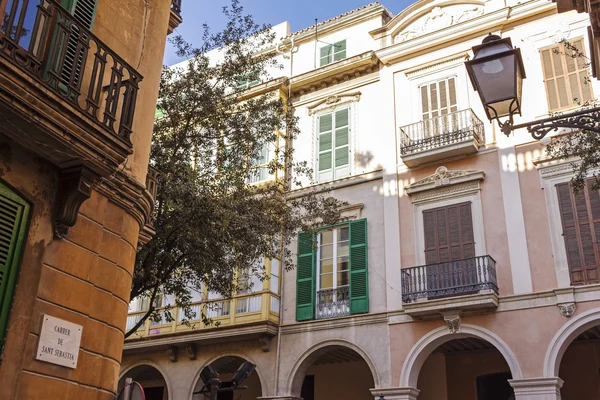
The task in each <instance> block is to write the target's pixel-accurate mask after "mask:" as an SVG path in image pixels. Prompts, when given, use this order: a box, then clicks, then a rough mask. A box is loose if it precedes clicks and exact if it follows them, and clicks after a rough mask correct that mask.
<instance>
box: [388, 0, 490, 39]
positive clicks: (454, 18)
mask: <svg viewBox="0 0 600 400" xmlns="http://www.w3.org/2000/svg"><path fill="white" fill-rule="evenodd" d="M484 12H485V7H484V6H483V5H477V4H456V5H450V6H446V7H440V6H436V7H433V8H432V9H431V10H430V11H429V12H427V13H425V14H423V15H421V16H420V17H418V18H416V19H415V20H413V21H412V22H410V23H409V24H407V25H406V26H404V27H403V28H401V30H400V32H399V33H398V34H397V35H396V36H395V37H394V43H402V42H406V41H407V40H410V39H413V38H416V37H418V36H422V35H425V34H427V33H430V32H435V31H438V30H440V29H444V28H447V27H449V26H452V25H456V24H460V23H461V22H464V21H468V20H470V19H473V18H476V17H479V16H480V15H483V13H484Z"/></svg>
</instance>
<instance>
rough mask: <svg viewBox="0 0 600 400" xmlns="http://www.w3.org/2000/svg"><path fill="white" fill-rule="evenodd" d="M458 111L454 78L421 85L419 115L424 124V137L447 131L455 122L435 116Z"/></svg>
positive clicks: (453, 127)
mask: <svg viewBox="0 0 600 400" xmlns="http://www.w3.org/2000/svg"><path fill="white" fill-rule="evenodd" d="M456 111H458V105H457V99H456V78H455V77H449V78H445V79H441V80H439V81H436V82H431V83H428V84H426V85H423V86H421V115H422V118H423V121H424V124H425V137H432V136H435V135H439V134H442V133H448V132H450V130H452V129H455V127H456V122H455V121H450V120H448V118H441V119H440V118H437V117H439V116H442V115H447V114H451V113H453V112H456Z"/></svg>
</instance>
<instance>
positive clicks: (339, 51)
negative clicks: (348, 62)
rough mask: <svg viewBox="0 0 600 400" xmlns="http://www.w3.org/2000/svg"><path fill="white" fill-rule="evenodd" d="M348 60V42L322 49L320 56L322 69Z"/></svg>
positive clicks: (337, 43)
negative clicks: (336, 62)
mask: <svg viewBox="0 0 600 400" xmlns="http://www.w3.org/2000/svg"><path fill="white" fill-rule="evenodd" d="M344 58H346V40H340V41H339V42H335V43H334V44H328V45H326V46H323V47H321V51H320V54H319V66H320V67H322V66H324V65H327V64H331V63H332V62H335V61H339V60H343V59H344Z"/></svg>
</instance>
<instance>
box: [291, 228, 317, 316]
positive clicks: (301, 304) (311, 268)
mask: <svg viewBox="0 0 600 400" xmlns="http://www.w3.org/2000/svg"><path fill="white" fill-rule="evenodd" d="M297 264H298V265H297V267H296V321H306V320H309V319H314V318H315V299H316V288H315V283H316V279H315V252H314V248H313V242H312V237H311V235H309V234H308V233H305V232H300V233H299V234H298V261H297Z"/></svg>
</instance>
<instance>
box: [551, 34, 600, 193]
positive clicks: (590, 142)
mask: <svg viewBox="0 0 600 400" xmlns="http://www.w3.org/2000/svg"><path fill="white" fill-rule="evenodd" d="M561 43H562V44H563V50H562V51H563V53H562V54H564V55H565V56H567V57H572V58H573V59H574V63H576V64H579V65H587V66H589V64H590V61H589V58H588V57H587V56H586V55H585V53H584V52H583V49H580V48H578V47H577V46H575V45H573V44H572V43H570V42H569V41H568V40H562V41H561ZM555 51H556V50H555ZM591 83H592V82H591V79H590V77H586V78H584V81H583V84H584V85H591ZM573 101H574V102H575V103H577V104H579V109H578V110H585V109H591V108H594V107H598V106H599V105H600V103H599V102H598V100H597V99H595V100H592V101H586V102H582V101H581V99H577V98H575V99H573ZM559 114H560V113H555V114H554V115H559ZM578 121H579V122H580V123H589V122H590V121H591V119H590V116H589V115H585V114H584V115H583V116H582V117H581V118H579V120H578ZM546 153H547V155H548V156H549V157H550V158H551V159H556V160H572V162H571V165H572V167H573V174H574V175H573V178H572V179H571V185H572V187H573V190H574V192H576V193H577V192H579V191H580V190H581V189H583V187H584V185H585V181H586V179H588V178H590V177H594V178H595V182H594V183H593V184H592V186H591V188H592V189H594V190H598V189H600V174H599V172H598V170H599V168H600V135H599V134H598V133H596V132H592V131H590V130H586V129H582V130H578V131H574V132H570V133H568V134H565V135H560V136H555V137H553V138H552V139H551V141H550V143H549V144H548V145H547V146H546Z"/></svg>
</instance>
